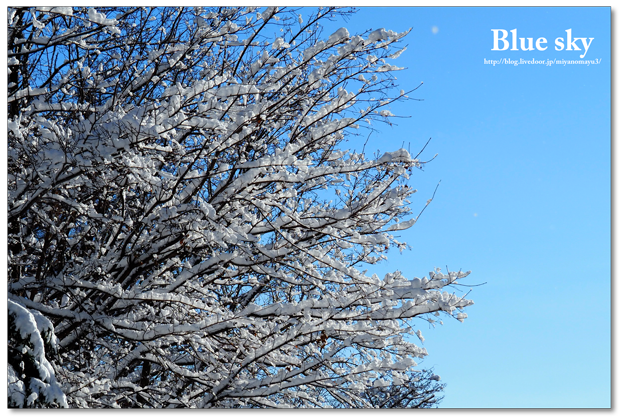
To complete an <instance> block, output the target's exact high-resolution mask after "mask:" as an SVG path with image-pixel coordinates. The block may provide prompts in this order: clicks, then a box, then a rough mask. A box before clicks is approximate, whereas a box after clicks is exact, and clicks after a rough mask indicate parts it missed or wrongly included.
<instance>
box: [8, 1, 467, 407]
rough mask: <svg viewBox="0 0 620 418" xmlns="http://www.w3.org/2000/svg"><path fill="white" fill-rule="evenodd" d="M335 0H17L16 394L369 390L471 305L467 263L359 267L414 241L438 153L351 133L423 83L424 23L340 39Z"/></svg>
mask: <svg viewBox="0 0 620 418" xmlns="http://www.w3.org/2000/svg"><path fill="white" fill-rule="evenodd" d="M339 13H344V12H341V11H337V10H333V9H330V8H324V9H313V10H288V9H284V10H279V9H277V8H267V9H252V8H248V9H236V8H218V9H207V8H194V9H185V8H98V9H94V8H67V7H55V8H51V7H38V8H19V7H16V8H9V25H8V29H9V33H8V64H9V67H8V68H9V75H8V83H9V84H8V94H9V97H8V113H9V116H8V193H9V197H8V222H9V227H8V231H9V236H8V249H9V272H8V275H9V280H8V282H9V284H8V294H9V300H10V307H12V309H13V310H12V311H11V312H13V314H12V316H11V318H13V322H12V324H13V325H12V326H13V328H11V329H12V331H10V333H9V337H10V338H9V339H10V341H9V344H10V347H11V344H13V348H14V350H13V351H11V353H10V356H9V363H10V366H9V369H10V373H9V383H10V384H9V396H13V398H12V399H13V401H11V400H10V404H11V402H13V405H16V406H35V405H36V398H37V397H38V396H43V398H45V394H46V393H48V392H49V395H48V396H47V398H46V399H47V402H48V405H58V406H66V405H68V406H73V407H156V408H162V407H220V408H222V407H285V406H292V407H325V406H340V407H374V406H381V405H383V406H386V405H387V406H390V405H391V404H389V401H386V399H384V398H385V391H383V392H381V388H388V387H398V388H401V389H402V388H403V387H405V386H406V385H413V382H411V381H412V380H415V379H412V373H413V370H414V367H415V365H416V363H415V361H414V359H415V358H420V357H423V356H424V355H426V351H425V350H424V349H423V348H420V347H419V346H417V345H416V344H414V343H413V342H412V339H411V338H410V336H415V335H416V334H417V336H418V337H420V338H422V337H421V334H420V333H419V331H416V330H414V329H412V326H413V325H412V324H411V323H410V319H412V318H415V317H425V316H426V314H434V313H435V314H438V313H439V312H442V311H443V312H444V313H446V314H448V315H452V316H454V317H455V318H457V319H459V320H462V319H463V318H464V317H465V314H464V313H462V312H461V309H462V308H464V307H466V306H468V305H470V304H471V303H472V302H471V301H470V300H467V299H465V298H463V297H460V296H457V295H456V294H454V293H448V292H446V291H442V289H443V288H444V287H446V286H450V285H452V284H455V283H456V281H457V280H458V279H460V278H462V277H464V276H466V275H467V273H462V272H458V273H456V272H448V273H447V274H443V273H441V272H439V271H433V272H432V273H431V274H430V275H429V277H428V278H426V277H425V278H423V279H418V278H413V279H407V278H406V277H404V276H403V275H402V274H401V273H400V272H393V273H389V274H386V275H385V277H383V278H380V277H378V276H376V275H372V276H369V275H367V274H366V273H365V271H364V270H363V267H364V265H367V264H375V263H377V262H379V261H380V260H382V259H384V258H385V254H386V253H387V251H388V250H389V249H390V247H398V248H401V249H403V248H405V247H406V244H404V243H401V242H398V241H397V239H396V237H395V236H394V235H393V233H394V232H395V231H399V230H403V229H406V228H409V227H411V226H412V225H413V224H414V222H415V220H416V219H415V218H414V217H412V215H411V213H410V209H409V207H408V204H409V202H408V200H407V199H408V198H409V197H410V196H411V195H412V194H413V193H414V192H415V191H414V190H413V189H412V188H410V187H409V186H408V185H407V184H406V183H407V182H406V179H407V178H408V176H409V174H410V173H411V172H412V170H413V169H415V168H419V167H421V166H422V164H423V162H422V161H420V160H418V159H416V158H412V157H411V156H410V155H409V153H408V152H407V151H406V150H403V149H400V150H397V151H393V152H386V153H384V154H381V155H375V156H368V155H366V154H365V153H364V152H363V151H361V152H354V151H346V150H344V148H343V147H342V145H343V141H344V140H345V138H348V137H349V138H355V134H356V132H359V130H357V129H359V126H358V124H364V123H365V121H373V120H377V121H380V120H383V121H385V120H389V118H390V116H392V115H391V113H390V112H389V110H387V106H388V105H389V104H390V103H392V102H393V101H394V100H404V99H406V98H407V96H406V93H405V92H404V91H401V92H400V93H396V92H395V90H394V89H393V88H391V87H392V86H393V85H394V76H393V74H392V73H393V72H394V71H397V70H399V68H398V67H396V66H394V65H392V64H391V63H390V60H391V59H392V58H396V57H397V56H398V55H399V53H400V52H401V51H402V50H403V48H398V47H397V43H398V41H399V40H401V39H402V38H403V37H404V36H405V35H406V33H395V32H392V31H389V30H385V29H378V30H374V31H369V32H368V33H365V34H362V35H351V34H349V33H348V31H347V30H346V29H344V28H342V29H339V30H338V31H336V32H335V33H333V34H331V35H329V36H325V37H323V38H322V37H321V30H320V28H321V26H320V22H321V21H323V20H324V19H330V18H332V17H334V16H336V15H337V14H339ZM274 34H275V35H274ZM356 130H357V131H356ZM20 315H21V316H20ZM20 318H21V319H20ZM37 318H39V319H37ZM426 319H427V320H428V321H432V319H431V318H430V317H428V318H426ZM46 321H47V322H46ZM37 323H39V327H38V328H37ZM24 324H26V325H24ZM41 324H43V325H41ZM26 326H27V327H29V328H28V330H30V331H28V332H29V333H28V332H25V331H24V328H23V327H26ZM20 327H21V328H20ZM52 337H53V338H52ZM416 338H417V337H416ZM43 340H45V341H43ZM42 341H43V342H45V344H43V342H42ZM35 343H36V344H35ZM35 346H36V347H35ZM46 348H47V349H46ZM26 357H28V359H30V360H29V361H30V363H32V362H33V361H37V362H38V363H37V364H44V365H45V368H44V369H45V370H48V375H49V376H47V380H45V376H43V375H42V374H41V373H43V372H40V370H43V368H39V369H36V368H35V369H36V370H34V369H33V370H34V371H32V372H29V373H27V372H26V371H25V370H24V368H26V366H25V364H27V363H28V362H29V361H27V359H26V360H25V358H26ZM33 359H34V360H33ZM41 367H43V366H41ZM37 370H39V371H37ZM43 374H45V373H43ZM20 376H21V377H20ZM11 379H13V380H12V381H11ZM11 382H12V383H11ZM408 382H409V383H408ZM37 385H38V386H37ZM41 385H43V386H41ZM45 385H47V386H45ZM39 387H45V388H46V390H47V392H45V391H42V390H39V389H37V388H39ZM59 387H61V388H62V392H63V393H64V396H61V395H59V390H60V389H59ZM48 389H49V390H48ZM401 389H398V390H401ZM43 392H45V393H43ZM20 396H21V397H20ZM65 396H66V398H65ZM411 399H413V398H411ZM403 405H404V406H407V405H409V404H408V403H405V404H403V403H401V404H400V406H403ZM396 406H398V405H396Z"/></svg>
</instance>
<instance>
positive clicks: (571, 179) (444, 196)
mask: <svg viewBox="0 0 620 418" xmlns="http://www.w3.org/2000/svg"><path fill="white" fill-rule="evenodd" d="M610 19H611V12H610V9H609V8H545V7H541V8H485V7H478V8H431V7H424V8H397V7H384V8H378V7H372V8H362V9H361V10H360V11H359V12H358V13H357V14H356V15H354V16H353V17H352V18H350V19H349V21H348V22H342V21H339V22H334V24H333V26H330V27H328V28H326V29H325V36H328V35H329V34H330V33H332V32H331V31H333V30H335V29H337V28H338V27H341V26H345V27H347V29H348V30H349V32H351V33H359V32H362V31H364V30H366V29H371V28H372V29H378V28H381V27H385V28H386V29H392V30H396V31H403V30H406V29H408V28H412V31H411V33H410V34H409V35H408V37H407V38H406V40H405V42H404V43H405V44H407V45H408V49H407V50H406V51H405V52H404V53H403V54H402V55H401V56H400V58H398V59H397V60H395V61H394V64H396V65H399V66H404V67H407V70H405V71H402V72H400V74H397V76H398V79H399V82H400V84H401V86H402V87H403V88H405V89H409V88H413V87H415V86H417V85H418V84H419V82H420V81H424V85H423V87H422V88H420V89H419V90H418V91H417V92H415V93H414V95H412V96H413V97H416V98H420V99H424V101H421V102H415V101H410V102H407V103H404V104H399V105H392V107H391V110H392V112H393V113H395V114H398V115H403V116H405V115H406V116H411V118H409V119H400V120H398V121H397V123H398V126H397V127H396V126H395V127H389V126H381V132H380V133H379V134H374V135H373V136H372V137H371V140H370V142H369V145H368V147H367V149H370V150H374V149H381V150H383V151H389V150H393V149H397V148H400V147H401V146H402V144H403V142H405V144H406V146H408V145H409V143H410V147H411V152H412V153H417V151H418V150H419V149H421V148H422V146H423V145H424V144H425V142H426V141H427V140H428V138H431V137H432V141H431V143H430V144H429V145H428V147H427V149H426V151H425V153H424V154H423V155H425V156H427V157H428V158H431V157H432V156H433V155H434V154H435V153H438V154H439V155H438V157H437V158H436V159H435V160H434V161H433V162H432V163H430V164H429V165H427V166H426V168H425V170H424V171H423V172H419V173H417V174H415V175H414V176H413V177H412V179H411V182H410V184H411V185H412V186H413V187H415V188H417V189H418V194H417V195H416V197H415V198H414V199H413V201H412V205H413V208H414V209H417V210H420V209H422V207H423V206H424V203H425V202H426V200H427V199H428V198H430V197H431V196H432V193H433V190H434V188H435V186H436V185H437V183H438V182H439V180H441V185H440V186H439V189H438V191H437V195H436V197H435V199H434V201H433V203H432V204H431V205H430V206H429V207H428V208H427V209H426V211H425V212H424V214H423V215H422V217H421V218H420V221H419V222H418V223H417V224H416V225H415V226H414V227H413V228H412V229H410V230H409V231H407V232H406V233H405V234H403V238H404V239H405V240H406V241H407V242H408V243H409V244H410V245H411V247H412V250H411V251H406V252H405V253H403V254H402V255H400V254H398V252H395V253H394V254H393V255H392V256H391V258H390V259H389V261H388V262H387V263H384V264H382V265H380V266H379V267H378V268H377V269H376V271H377V272H387V271H392V270H396V269H398V270H401V271H403V272H404V273H405V274H406V275H407V276H408V277H413V276H420V277H421V276H422V275H428V272H429V271H430V270H432V269H433V268H434V267H440V268H442V269H443V270H444V271H445V268H446V266H447V267H448V268H449V269H450V270H458V269H463V270H472V274H471V276H469V277H468V278H467V280H463V283H467V284H478V283H486V284H485V285H484V286H479V287H474V288H473V291H472V292H471V293H470V295H469V297H470V298H472V299H473V300H474V301H475V303H476V304H475V305H474V306H473V307H471V308H469V309H468V310H467V313H468V314H469V318H468V319H467V320H465V322H464V323H462V324H461V323H459V322H457V321H455V320H445V321H444V325H443V326H437V327H436V328H434V329H431V328H429V326H428V324H425V323H423V322H421V321H420V322H419V324H420V329H421V330H422V332H423V334H424V335H425V337H426V341H425V343H424V344H423V345H424V347H426V348H427V350H428V352H429V356H428V357H427V358H426V359H425V360H424V361H423V362H422V363H421V364H420V366H421V367H425V368H428V367H434V368H435V372H436V373H437V374H439V375H441V377H442V380H443V381H444V382H445V383H447V387H446V390H445V399H444V401H443V403H442V405H441V406H442V408H608V407H610V402H611V388H610V384H611V365H610V360H611V350H610V346H611V340H610V335H611V325H610V316H611V312H610V302H611V291H610V283H611V262H610V256H611V222H610V219H611V213H610V206H611V184H610V179H611V167H610V162H611V131H610V102H611V87H610V58H611V54H610ZM433 27H435V28H436V29H435V30H433ZM515 28H516V29H517V35H518V36H519V37H532V38H534V40H536V39H537V38H539V37H544V38H546V39H547V41H548V44H547V46H548V47H549V48H548V49H547V50H546V51H526V52H524V51H503V52H502V51H491V49H492V48H493V33H492V31H491V29H505V30H508V31H510V30H512V29H515ZM567 29H572V36H573V37H587V38H594V40H593V41H592V43H591V45H590V48H589V50H588V52H587V55H586V57H585V59H596V58H599V59H602V63H601V64H599V65H590V66H586V65H566V66H561V65H552V66H545V65H519V66H513V65H496V66H492V65H485V64H484V59H485V58H486V59H501V58H510V59H520V58H523V59H526V60H531V59H536V60H545V61H546V60H547V59H554V58H556V59H565V60H575V59H579V57H578V55H580V54H582V53H583V51H582V52H576V51H556V50H555V49H554V47H555V44H554V40H555V39H556V38H557V37H564V38H566V35H567V34H566V30H567ZM416 213H417V211H416ZM447 319H449V318H447Z"/></svg>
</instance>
